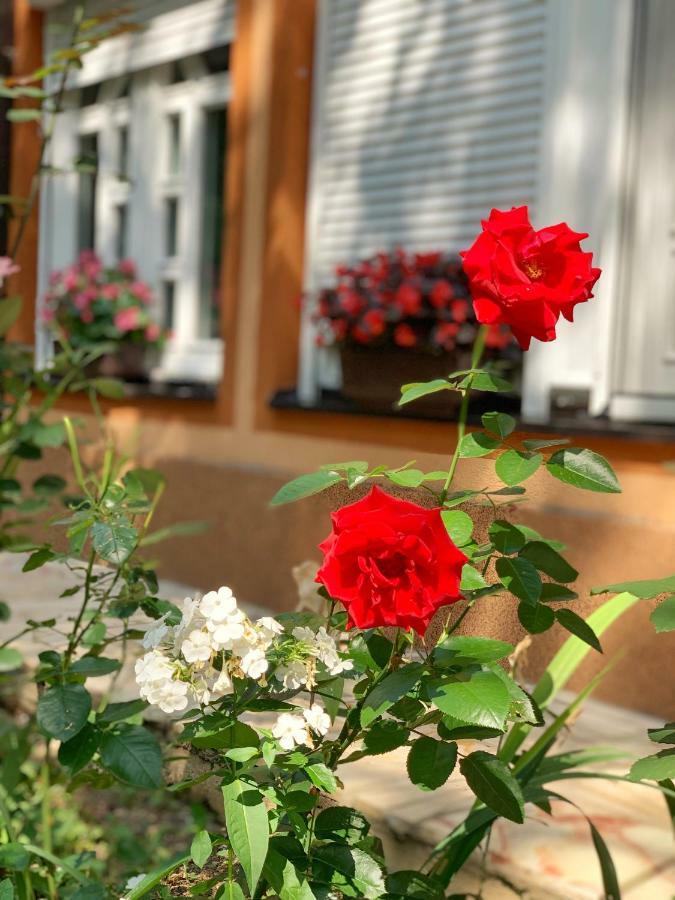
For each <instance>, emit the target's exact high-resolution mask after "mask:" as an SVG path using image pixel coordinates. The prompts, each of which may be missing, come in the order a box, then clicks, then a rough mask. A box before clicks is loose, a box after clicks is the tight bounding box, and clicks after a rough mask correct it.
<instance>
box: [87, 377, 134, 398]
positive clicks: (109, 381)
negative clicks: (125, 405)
mask: <svg viewBox="0 0 675 900" xmlns="http://www.w3.org/2000/svg"><path fill="white" fill-rule="evenodd" d="M89 385H90V386H91V387H93V389H94V390H95V391H96V393H98V394H100V395H101V396H102V397H108V398H110V399H111V400H122V399H123V398H124V396H125V394H126V388H125V387H124V382H123V381H120V380H119V379H118V378H92V379H91V380H90V381H89Z"/></svg>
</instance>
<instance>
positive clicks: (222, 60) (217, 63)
mask: <svg viewBox="0 0 675 900" xmlns="http://www.w3.org/2000/svg"><path fill="white" fill-rule="evenodd" d="M202 60H203V61H204V65H205V66H206V68H207V69H208V72H209V74H210V75H216V74H217V73H218V72H228V71H229V69H230V45H229V44H221V45H220V47H211V48H210V49H209V50H205V51H204V53H202Z"/></svg>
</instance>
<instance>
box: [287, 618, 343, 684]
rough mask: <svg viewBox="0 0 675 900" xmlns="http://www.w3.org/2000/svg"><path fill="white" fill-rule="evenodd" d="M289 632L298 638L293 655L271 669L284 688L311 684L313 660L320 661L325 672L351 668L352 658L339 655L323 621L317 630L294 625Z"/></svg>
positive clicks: (313, 679) (314, 673) (313, 682)
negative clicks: (344, 658)
mask: <svg viewBox="0 0 675 900" xmlns="http://www.w3.org/2000/svg"><path fill="white" fill-rule="evenodd" d="M292 634H293V637H294V638H295V639H296V641H297V642H298V644H297V647H296V655H295V656H294V658H293V659H289V660H288V661H287V662H286V663H284V664H282V665H280V666H278V668H277V669H276V672H275V673H274V674H275V675H276V677H277V678H278V679H279V680H280V681H281V682H282V683H283V686H284V687H285V688H286V689H287V690H292V691H296V690H298V689H300V688H312V687H314V686H315V685H316V664H317V661H318V662H321V663H323V665H324V666H325V667H326V671H327V672H328V674H329V675H340V674H342V672H348V671H350V670H351V669H352V667H353V663H352V661H351V660H343V659H341V658H340V656H339V655H338V652H337V646H336V644H335V641H334V639H333V638H332V637H331V636H330V635H329V634H328V632H327V631H326V629H325V628H324V627H323V625H322V626H321V627H320V628H319V630H318V631H317V632H314V631H312V629H311V628H307V627H306V626H304V625H298V626H297V627H296V628H294V629H293V631H292Z"/></svg>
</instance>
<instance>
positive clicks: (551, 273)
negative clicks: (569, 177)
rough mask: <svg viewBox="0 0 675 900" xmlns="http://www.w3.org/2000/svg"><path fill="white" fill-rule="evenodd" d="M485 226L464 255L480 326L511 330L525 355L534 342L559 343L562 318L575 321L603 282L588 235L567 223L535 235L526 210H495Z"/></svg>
mask: <svg viewBox="0 0 675 900" xmlns="http://www.w3.org/2000/svg"><path fill="white" fill-rule="evenodd" d="M482 225H483V231H482V233H481V234H479V235H478V237H477V238H476V240H475V241H474V243H473V244H472V246H471V247H470V248H469V249H468V250H464V251H463V252H462V254H461V256H462V257H463V259H464V270H465V272H466V274H467V275H468V277H469V283H470V286H471V294H472V296H473V306H474V310H475V312H476V317H477V318H478V321H479V322H483V323H484V324H487V325H496V324H499V323H503V324H507V325H509V326H510V328H511V330H512V331H513V334H514V335H515V337H516V339H517V341H518V343H519V344H520V346H521V347H522V348H523V350H527V349H528V348H529V346H530V340H531V339H532V338H533V337H534V338H537V339H538V340H540V341H553V340H555V337H556V333H555V328H556V324H557V322H558V319H559V317H560V315H561V314H562V315H563V316H564V317H565V318H566V319H568V320H569V321H570V322H571V321H572V318H573V314H574V307H575V306H576V304H577V303H583V302H584V301H585V300H588V299H589V298H590V297H592V296H593V294H592V290H593V285H594V284H595V282H596V281H597V280H598V278H599V277H600V269H596V268H593V266H592V264H591V263H592V260H593V254H592V253H585V252H584V251H583V250H582V249H581V246H580V243H579V242H580V241H582V240H583V239H584V238H586V237H588V235H587V234H580V233H578V232H575V231H572V230H571V229H570V228H568V226H567V225H565V224H564V223H561V224H560V225H550V226H549V227H548V228H542V229H540V230H539V231H535V230H534V228H533V227H532V225H531V224H530V220H529V217H528V211H527V207H526V206H519V207H514V208H513V209H511V210H509V211H508V212H502V211H500V210H498V209H493V210H492V212H491V213H490V217H489V219H487V220H486V221H483V223H482Z"/></svg>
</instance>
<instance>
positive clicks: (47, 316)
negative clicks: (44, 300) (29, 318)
mask: <svg viewBox="0 0 675 900" xmlns="http://www.w3.org/2000/svg"><path fill="white" fill-rule="evenodd" d="M40 318H41V319H42V321H43V322H44V323H45V324H48V323H49V322H53V321H54V310H53V309H52V308H51V306H44V307H43V308H42V311H41V313H40Z"/></svg>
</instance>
